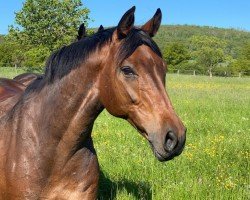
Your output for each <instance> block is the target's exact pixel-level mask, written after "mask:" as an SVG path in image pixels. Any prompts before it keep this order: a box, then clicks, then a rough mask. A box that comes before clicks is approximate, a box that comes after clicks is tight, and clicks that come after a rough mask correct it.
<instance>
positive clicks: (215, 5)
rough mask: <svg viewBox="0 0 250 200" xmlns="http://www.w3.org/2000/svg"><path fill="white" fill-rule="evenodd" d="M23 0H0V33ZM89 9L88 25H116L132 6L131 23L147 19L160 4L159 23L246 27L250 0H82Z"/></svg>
mask: <svg viewBox="0 0 250 200" xmlns="http://www.w3.org/2000/svg"><path fill="white" fill-rule="evenodd" d="M23 2H24V0H8V1H7V0H0V34H6V33H7V32H8V26H9V25H11V24H14V21H15V14H14V12H16V11H19V10H20V9H21V8H22V4H23ZM82 2H83V4H84V6H86V7H87V8H89V9H90V11H91V12H90V18H91V19H92V20H93V21H90V22H89V27H99V25H100V24H102V25H103V26H104V27H107V26H116V25H117V24H118V22H119V20H120V18H121V16H122V15H123V14H124V13H125V12H126V11H127V10H128V9H129V8H131V7H132V6H134V5H135V6H136V13H135V24H137V25H142V24H144V23H145V22H146V21H148V20H149V19H150V18H151V17H152V16H153V14H154V13H155V11H156V9H157V8H161V10H162V14H163V18H162V24H167V25H169V24H170V25H175V24H189V25H202V26H215V27H223V28H236V29H242V30H247V31H250V0H134V1H131V0H104V1H101V0H83V1H82Z"/></svg>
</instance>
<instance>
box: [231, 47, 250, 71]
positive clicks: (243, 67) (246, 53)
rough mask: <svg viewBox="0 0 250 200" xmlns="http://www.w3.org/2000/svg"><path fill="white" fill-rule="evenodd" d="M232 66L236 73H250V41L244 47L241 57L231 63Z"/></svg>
mask: <svg viewBox="0 0 250 200" xmlns="http://www.w3.org/2000/svg"><path fill="white" fill-rule="evenodd" d="M230 68H231V71H232V72H233V73H234V74H237V73H244V74H245V75H250V42H248V43H246V44H245V45H244V46H243V47H242V49H241V50H240V56H239V58H238V59H237V60H236V61H235V62H233V63H232V64H231V65H230Z"/></svg>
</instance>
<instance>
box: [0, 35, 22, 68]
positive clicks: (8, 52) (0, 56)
mask: <svg viewBox="0 0 250 200" xmlns="http://www.w3.org/2000/svg"><path fill="white" fill-rule="evenodd" d="M24 49H25V48H24V47H23V46H22V45H20V44H18V43H15V42H10V41H6V40H5V39H4V40H3V42H2V43H0V66H1V67H2V66H3V67H10V66H15V67H19V66H21V65H22V62H23V60H24V55H23V51H24Z"/></svg>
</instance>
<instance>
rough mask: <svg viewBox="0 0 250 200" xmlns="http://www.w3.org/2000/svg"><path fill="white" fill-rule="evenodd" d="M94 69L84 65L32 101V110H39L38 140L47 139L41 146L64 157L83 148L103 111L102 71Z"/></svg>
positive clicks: (37, 119) (36, 118)
mask: <svg viewBox="0 0 250 200" xmlns="http://www.w3.org/2000/svg"><path fill="white" fill-rule="evenodd" d="M93 67H94V66H93V65H88V64H85V65H84V66H80V67H78V68H77V69H74V70H72V71H71V72H70V73H69V74H68V75H66V76H65V77H63V78H62V79H60V80H56V81H55V82H54V83H52V84H49V85H46V86H44V88H43V89H42V90H41V91H40V92H39V93H38V94H37V96H36V97H35V98H33V105H31V108H33V109H37V108H38V109H40V110H39V111H40V112H37V113H39V114H36V115H35V120H36V121H35V123H36V124H37V127H38V130H37V134H38V137H40V140H41V141H42V140H46V141H42V143H43V144H46V145H50V146H51V148H52V149H53V150H52V151H53V152H55V151H56V153H57V154H60V157H61V158H63V157H64V158H66V157H68V156H69V154H70V152H71V153H72V152H73V151H77V150H78V148H81V146H82V144H83V143H84V141H85V140H86V138H89V137H90V134H91V130H92V127H93V123H94V121H95V119H96V118H97V116H98V115H99V113H100V112H101V111H102V110H103V106H102V104H101V103H100V101H99V91H98V73H99V71H98V70H93ZM48 141H49V143H48ZM54 146H56V149H55V148H54ZM48 149H50V148H48ZM48 151H49V150H48ZM47 153H48V154H51V153H52V152H47ZM62 154H65V155H62Z"/></svg>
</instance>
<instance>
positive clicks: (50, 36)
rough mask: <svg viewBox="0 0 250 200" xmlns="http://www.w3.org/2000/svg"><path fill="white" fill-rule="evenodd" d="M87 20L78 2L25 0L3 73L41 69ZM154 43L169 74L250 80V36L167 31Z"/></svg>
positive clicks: (7, 40)
mask: <svg viewBox="0 0 250 200" xmlns="http://www.w3.org/2000/svg"><path fill="white" fill-rule="evenodd" d="M88 20H89V10H88V9H87V8H85V7H83V5H82V3H81V1H80V0H74V1H61V0H54V1H49V0H26V1H25V3H24V5H23V8H22V9H21V10H20V11H18V12H17V13H16V18H15V22H16V24H17V25H18V26H16V27H14V26H10V28H9V33H8V34H7V35H5V36H0V67H14V66H15V67H27V68H30V69H31V70H32V69H33V68H36V69H37V68H43V66H44V65H45V62H46V59H47V58H48V56H49V55H50V54H51V52H52V51H54V50H56V49H58V48H60V47H62V46H63V45H67V44H70V43H71V42H72V41H74V40H75V38H76V35H77V30H78V26H79V25H80V24H81V23H82V22H84V23H85V24H86V25H87V22H88ZM89 32H90V33H91V32H93V30H90V31H89ZM154 39H155V41H156V42H157V44H158V45H159V47H160V49H161V51H162V53H163V57H164V59H165V60H166V62H167V64H168V70H169V71H170V72H171V71H177V70H179V71H183V72H185V71H190V70H195V71H196V73H198V74H199V73H200V74H210V75H212V74H213V75H221V76H225V75H226V76H231V75H238V74H239V73H242V75H250V32H247V31H242V30H235V29H222V28H215V27H200V26H187V25H182V26H181V25H178V26H173V25H171V26H170V25H169V26H161V28H160V31H159V32H158V34H157V35H156V37H155V38H154Z"/></svg>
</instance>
